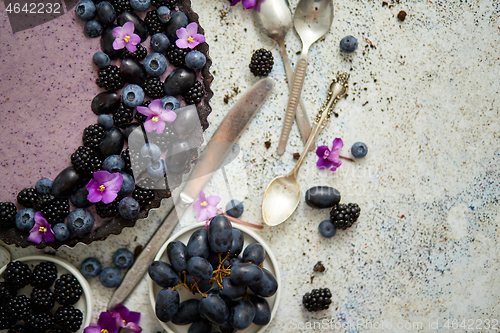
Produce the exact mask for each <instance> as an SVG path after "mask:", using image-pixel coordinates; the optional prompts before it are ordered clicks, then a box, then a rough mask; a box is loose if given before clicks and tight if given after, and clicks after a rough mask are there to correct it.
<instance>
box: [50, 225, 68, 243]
mask: <svg viewBox="0 0 500 333" xmlns="http://www.w3.org/2000/svg"><path fill="white" fill-rule="evenodd" d="M52 231H53V232H54V237H55V239H56V240H58V241H60V242H64V241H65V240H67V239H68V238H69V229H68V226H67V225H66V224H64V223H57V224H56V225H54V226H53V227H52Z"/></svg>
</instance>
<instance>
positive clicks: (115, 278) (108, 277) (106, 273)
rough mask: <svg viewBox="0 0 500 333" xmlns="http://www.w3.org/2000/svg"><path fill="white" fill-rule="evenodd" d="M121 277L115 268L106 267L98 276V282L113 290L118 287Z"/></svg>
mask: <svg viewBox="0 0 500 333" xmlns="http://www.w3.org/2000/svg"><path fill="white" fill-rule="evenodd" d="M121 280H122V276H121V274H120V271H119V270H118V268H116V267H106V268H104V269H103V270H101V273H100V274H99V281H100V282H101V284H102V285H103V286H104V287H106V288H115V287H118V286H119V285H120V282H121Z"/></svg>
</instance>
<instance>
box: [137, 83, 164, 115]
mask: <svg viewBox="0 0 500 333" xmlns="http://www.w3.org/2000/svg"><path fill="white" fill-rule="evenodd" d="M148 79H149V78H148ZM154 79H158V78H157V77H154ZM158 80H160V79H158ZM146 82H147V81H146ZM160 82H161V81H160ZM144 89H146V88H144ZM162 89H163V88H162ZM150 97H151V96H150ZM149 104H151V101H144V102H143V103H142V104H141V106H146V107H147V106H149ZM134 117H135V120H137V122H138V123H139V124H144V122H145V121H146V119H148V116H146V115H143V114H142V113H140V112H139V111H137V112H136V113H135V116H134Z"/></svg>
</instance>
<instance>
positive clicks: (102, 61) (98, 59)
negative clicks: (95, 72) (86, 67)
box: [92, 51, 111, 68]
mask: <svg viewBox="0 0 500 333" xmlns="http://www.w3.org/2000/svg"><path fill="white" fill-rule="evenodd" d="M92 61H93V62H94V64H95V65H96V66H97V67H98V68H105V67H108V66H109V64H110V63H111V59H109V56H108V55H107V54H106V53H104V52H101V51H99V52H96V53H94V55H93V56H92Z"/></svg>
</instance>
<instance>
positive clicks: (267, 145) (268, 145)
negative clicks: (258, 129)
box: [264, 140, 271, 149]
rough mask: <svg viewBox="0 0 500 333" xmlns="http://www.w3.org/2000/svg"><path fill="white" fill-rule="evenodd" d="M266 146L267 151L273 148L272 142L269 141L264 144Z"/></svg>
mask: <svg viewBox="0 0 500 333" xmlns="http://www.w3.org/2000/svg"><path fill="white" fill-rule="evenodd" d="M264 146H265V147H266V149H269V148H270V147H271V141H269V140H267V141H266V142H264Z"/></svg>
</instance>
